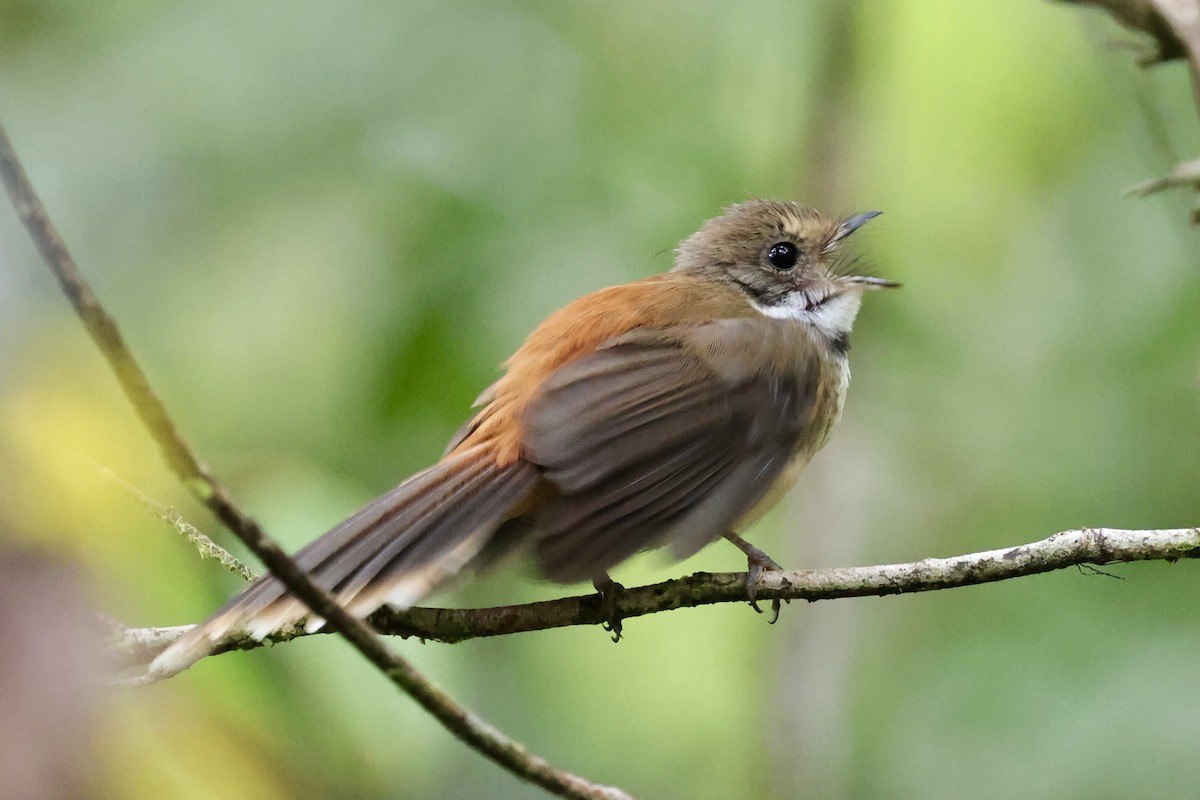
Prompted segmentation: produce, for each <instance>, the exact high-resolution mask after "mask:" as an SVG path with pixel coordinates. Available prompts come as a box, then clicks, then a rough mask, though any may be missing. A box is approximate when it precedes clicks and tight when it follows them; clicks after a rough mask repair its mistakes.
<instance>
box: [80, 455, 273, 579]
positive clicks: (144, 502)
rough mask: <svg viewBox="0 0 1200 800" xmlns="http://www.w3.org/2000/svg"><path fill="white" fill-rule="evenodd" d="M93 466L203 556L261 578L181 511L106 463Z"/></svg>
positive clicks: (247, 576) (245, 576) (241, 574)
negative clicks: (162, 501) (158, 498)
mask: <svg viewBox="0 0 1200 800" xmlns="http://www.w3.org/2000/svg"><path fill="white" fill-rule="evenodd" d="M93 467H94V469H95V470H96V471H97V472H98V473H100V474H101V475H102V476H104V478H105V479H107V480H109V481H111V482H112V483H114V484H116V485H117V486H119V487H120V488H121V489H122V490H123V491H124V492H125V493H126V494H127V495H129V496H130V497H132V498H133V499H134V500H136V501H137V502H138V504H139V505H141V506H142V508H145V509H146V510H147V511H149V512H150V513H151V514H153V515H154V516H156V517H158V518H159V519H161V520H162V521H163V522H165V523H167V524H168V525H170V526H171V527H173V528H174V529H175V530H176V531H177V532H178V533H179V535H181V536H182V537H183V538H185V539H187V540H188V542H189V543H190V544H191V545H192V547H194V548H196V552H197V553H199V554H200V558H211V559H214V560H216V562H217V563H219V564H220V565H221V566H222V567H224V568H225V569H226V570H228V571H229V572H232V573H233V574H234V575H237V576H238V577H240V578H241V579H242V580H244V581H252V580H254V579H255V578H257V577H258V573H257V572H255V571H254V570H252V569H250V568H249V567H248V566H246V565H245V564H244V563H243V562H242V560H241V559H239V558H238V557H237V556H235V555H234V554H233V553H231V552H229V551H228V550H226V549H225V548H224V547H221V545H219V544H217V543H216V542H214V541H213V540H212V539H210V538H208V537H207V536H205V535H204V534H203V533H202V532H201V531H200V529H199V528H197V527H196V526H195V525H193V524H192V523H190V522H188V521H187V520H186V519H184V518H183V515H182V514H180V513H179V511H178V510H176V509H174V508H171V507H170V506H164V505H162V504H161V503H158V502H157V501H155V500H154V499H153V498H152V497H150V496H149V495H147V494H146V493H145V492H143V491H142V490H141V489H139V488H137V487H136V486H134V485H133V484H132V483H130V482H129V481H127V480H125V479H124V478H122V477H121V476H120V475H118V474H117V473H115V472H113V471H112V470H111V469H109V468H108V467H106V466H103V465H102V464H93Z"/></svg>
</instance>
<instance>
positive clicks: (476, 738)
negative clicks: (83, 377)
mask: <svg viewBox="0 0 1200 800" xmlns="http://www.w3.org/2000/svg"><path fill="white" fill-rule="evenodd" d="M0 179H2V180H3V182H4V186H5V188H6V189H7V190H8V195H9V197H10V198H11V199H12V203H13V207H14V208H16V210H17V215H18V216H19V217H20V219H21V222H22V223H23V224H24V225H25V228H26V229H27V230H28V231H29V234H30V236H31V237H32V238H33V240H34V243H35V244H36V245H37V248H38V250H39V251H40V252H41V254H42V257H43V259H45V261H46V264H47V266H49V267H50V270H51V271H52V272H53V273H54V275H55V276H56V277H57V278H58V281H59V283H60V284H61V286H62V289H63V292H64V293H65V294H66V295H67V298H68V299H69V300H70V301H71V304H72V305H73V306H74V307H75V311H76V313H78V315H79V318H80V319H81V320H82V321H83V324H84V327H85V328H86V329H87V331H88V333H89V334H90V335H91V337H92V340H93V341H94V342H95V343H96V346H97V347H99V348H100V351H101V352H102V353H103V354H104V357H105V358H106V359H107V360H108V363H109V366H110V367H112V370H113V372H114V373H115V374H116V376H117V380H118V382H119V383H120V384H121V388H122V389H123V390H124V391H125V394H126V396H127V397H128V398H129V400H130V402H131V403H132V404H133V406H134V409H135V410H136V411H137V414H138V416H139V417H140V418H141V420H142V423H143V424H144V425H145V426H146V428H147V429H148V430H149V432H150V434H151V436H153V437H154V439H155V441H156V442H158V445H159V448H160V449H161V450H162V452H163V455H164V457H165V458H166V461H167V464H168V465H169V466H170V468H171V470H172V471H173V472H174V473H175V474H176V476H178V477H179V479H180V480H181V481H183V483H184V485H185V486H187V488H188V489H189V490H190V491H191V492H192V493H193V494H194V495H196V497H197V498H199V499H200V501H201V502H203V503H204V504H205V505H206V506H208V508H209V509H211V510H212V511H213V513H214V514H216V516H217V518H218V519H220V520H221V522H222V523H223V524H224V525H225V526H226V527H227V528H229V530H230V531H232V532H233V533H234V535H235V536H237V537H238V538H239V539H241V540H242V541H243V542H244V543H245V544H246V546H247V547H249V548H250V550H251V551H252V552H253V553H254V554H255V555H257V556H258V557H259V558H260V559H261V560H262V562H263V563H264V564H265V565H266V566H267V568H268V569H269V570H270V571H271V573H272V574H273V575H274V576H275V577H276V578H278V579H279V581H280V582H281V583H283V585H284V586H286V587H287V588H288V590H289V591H291V593H292V594H293V595H295V596H296V597H297V598H299V599H300V600H301V601H302V602H304V604H305V605H307V606H308V607H309V608H310V609H312V611H313V612H315V613H317V614H319V615H320V616H322V617H324V618H325V620H326V621H327V623H328V625H329V627H331V628H333V629H334V630H335V631H337V632H338V633H340V634H341V635H342V636H343V637H344V638H345V639H346V640H347V641H349V642H350V643H351V644H352V645H353V646H354V647H355V649H357V650H358V651H359V652H360V653H362V654H363V656H365V657H366V659H367V660H368V661H370V662H371V663H372V664H374V665H375V666H376V667H377V668H378V669H379V670H380V671H381V672H383V673H384V675H386V676H387V677H388V678H389V679H390V680H391V681H392V683H394V684H395V685H396V686H397V687H399V688H400V689H401V690H402V691H404V692H406V693H407V694H408V695H409V696H410V697H412V698H413V699H414V700H416V701H417V703H419V704H420V705H421V706H422V707H423V708H424V709H425V710H426V711H428V712H429V713H430V714H432V715H433V716H434V718H436V719H437V720H438V721H439V722H440V723H441V724H442V725H443V726H445V727H446V729H447V730H449V731H450V732H451V733H453V734H454V735H455V736H457V737H458V738H459V739H461V740H462V741H464V742H465V743H467V744H468V745H469V746H471V747H473V748H474V749H476V750H478V751H479V752H480V753H482V754H483V755H485V756H487V757H488V758H490V759H492V760H493V761H495V762H496V763H497V764H499V765H500V766H502V767H504V768H505V769H507V770H509V771H510V772H512V773H513V774H515V775H517V776H518V777H520V778H522V779H524V780H526V781H529V782H531V783H534V784H536V785H538V786H541V787H542V788H544V789H546V790H547V791H550V792H552V793H554V794H558V795H560V796H563V797H572V798H584V799H590V800H596V799H597V798H605V799H606V800H614V799H615V798H627V797H628V795H627V794H626V793H624V792H622V791H621V790H619V789H615V788H610V787H606V786H599V785H596V784H593V783H590V782H588V781H585V780H584V779H583V778H580V777H579V776H577V775H573V774H571V773H569V772H565V771H563V770H559V769H556V768H554V767H553V766H551V765H550V764H549V763H547V762H546V761H545V759H543V758H541V757H539V756H536V755H533V754H532V753H530V752H529V751H528V750H527V749H526V748H525V747H524V745H522V744H521V743H520V742H517V741H515V740H513V739H511V738H509V737H508V736H506V735H504V734H503V733H502V732H500V731H499V730H497V729H496V728H494V727H492V726H491V725H490V724H488V723H487V722H486V721H484V720H482V719H480V718H479V717H477V716H476V715H475V714H473V713H472V712H470V711H468V710H467V709H465V708H463V707H462V706H461V705H459V704H458V703H457V702H455V701H454V700H453V699H452V698H451V697H450V696H449V695H447V694H446V693H445V692H443V691H442V690H441V689H440V688H439V687H438V686H436V685H435V684H434V683H433V682H431V681H430V680H429V679H427V678H426V677H425V676H423V675H422V674H421V673H419V672H418V671H417V670H416V669H414V668H413V667H412V665H411V664H409V663H408V661H406V660H405V659H403V658H402V657H400V656H399V655H397V654H395V653H393V652H391V651H390V650H389V649H388V647H387V646H386V645H385V644H384V643H383V641H382V639H380V638H379V636H378V635H377V634H376V633H375V632H374V631H372V630H371V628H370V627H369V626H368V625H367V623H365V622H364V621H362V620H360V619H358V618H356V617H353V616H351V615H350V614H348V613H347V612H346V611H345V610H344V609H343V608H342V607H341V606H339V605H338V604H337V602H336V601H335V600H334V599H333V598H332V597H331V596H330V595H329V593H328V592H326V591H325V590H323V589H322V588H321V587H319V586H317V585H316V584H315V583H314V582H313V581H312V579H311V578H310V577H309V576H308V574H307V573H306V572H305V571H304V570H302V569H300V567H298V566H297V565H296V562H295V561H293V560H292V559H291V558H290V557H288V555H287V554H286V553H284V552H283V550H282V549H280V547H279V545H278V544H276V543H275V542H274V541H273V540H272V539H271V538H269V537H268V536H267V535H266V533H265V532H264V531H263V530H262V528H260V527H259V526H258V523H256V522H255V521H254V520H253V519H252V518H250V516H249V515H247V514H245V513H244V512H242V511H241V509H239V508H238V507H237V506H236V505H235V503H234V502H233V499H232V496H231V495H230V493H229V492H228V490H227V489H225V487H224V486H223V485H222V484H221V483H220V482H218V481H217V479H216V478H215V477H214V476H213V475H212V473H211V472H210V471H209V469H208V467H207V466H206V465H205V464H204V463H203V462H202V461H201V460H200V459H199V458H198V457H197V456H196V455H195V453H193V452H192V450H191V448H190V447H188V445H187V442H185V441H184V439H183V437H182V436H181V435H180V434H179V431H178V430H177V429H176V427H175V424H174V423H173V422H172V421H171V418H170V416H169V415H168V414H167V410H166V408H165V407H164V406H163V404H162V401H161V400H159V398H158V396H157V395H156V394H155V393H154V391H153V389H151V387H150V383H149V381H148V380H147V379H146V375H145V373H144V372H142V369H141V367H140V366H138V364H137V362H136V361H135V360H134V358H133V354H132V353H131V352H130V351H129V348H128V347H127V346H126V344H125V341H124V339H123V338H122V336H121V333H120V331H119V330H118V329H117V324H116V322H115V321H114V320H113V318H112V317H111V316H109V315H108V313H107V312H106V311H105V310H104V308H103V307H102V306H101V305H100V302H99V301H98V300H97V299H96V296H95V294H94V293H93V292H92V290H91V287H89V286H88V284H87V282H86V281H85V280H84V279H83V276H82V275H80V273H79V270H78V268H77V267H76V266H75V262H74V260H73V259H72V258H71V254H70V253H69V252H68V251H67V247H66V245H65V244H64V243H63V240H62V237H61V236H60V235H59V234H58V231H57V230H56V229H55V227H54V225H53V223H51V222H50V218H49V216H48V215H47V214H46V210H45V208H44V207H43V206H42V203H41V201H40V200H39V199H38V196H37V193H36V192H35V191H34V188H33V186H32V185H31V184H30V182H29V178H28V177H27V176H26V174H25V170H24V168H22V166H21V163H20V161H19V160H18V158H17V154H16V152H15V151H14V150H13V146H12V143H11V142H10V141H9V138H8V134H7V133H6V132H5V130H4V128H3V126H2V125H0Z"/></svg>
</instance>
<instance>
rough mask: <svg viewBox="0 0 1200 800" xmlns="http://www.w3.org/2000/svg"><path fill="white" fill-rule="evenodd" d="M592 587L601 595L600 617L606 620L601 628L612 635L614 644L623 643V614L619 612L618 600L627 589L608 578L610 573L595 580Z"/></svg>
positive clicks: (601, 624)
mask: <svg viewBox="0 0 1200 800" xmlns="http://www.w3.org/2000/svg"><path fill="white" fill-rule="evenodd" d="M592 586H594V587H596V592H597V594H599V595H600V615H601V616H602V617H603V619H604V621H603V622H601V623H600V626H601V627H602V628H604V630H606V631H608V632H609V633H611V634H612V640H613V641H614V642H619V641H621V627H622V626H621V613H620V611H618V610H617V598H618V597H620V596H621V593H622V592H624V591H625V587H624V586H622V585H621V584H619V583H617V582H616V581H614V580H613V579H612V578H610V577H608V573H605V574H604V575H602V576H600V577H598V578H593V579H592Z"/></svg>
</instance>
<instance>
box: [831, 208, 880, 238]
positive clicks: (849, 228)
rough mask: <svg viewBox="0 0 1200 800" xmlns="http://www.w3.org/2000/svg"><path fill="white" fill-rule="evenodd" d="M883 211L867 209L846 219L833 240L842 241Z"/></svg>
mask: <svg viewBox="0 0 1200 800" xmlns="http://www.w3.org/2000/svg"><path fill="white" fill-rule="evenodd" d="M882 213H883V212H882V211H867V212H866V213H864V214H855V215H854V216H853V217H850V219H847V220H845V221H844V222H842V224H841V225H839V226H838V232H837V233H836V234H835V235H834V237H833V240H834V241H835V242H840V241H841V240H842V239H845V238H846V237H847V236H849V235H850V234H852V233H854V232H855V231H856V230H858V229H859V228H861V227H862V226H863V225H866V224H867V223H868V222H870V221H871V220H873V219H875V218H876V217H878V216H879V215H880V214H882Z"/></svg>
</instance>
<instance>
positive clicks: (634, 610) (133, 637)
mask: <svg viewBox="0 0 1200 800" xmlns="http://www.w3.org/2000/svg"><path fill="white" fill-rule="evenodd" d="M1181 558H1200V528H1178V529H1173V530H1146V531H1133V530H1115V529H1111V528H1083V529H1081V530H1073V531H1063V532H1062V533H1056V534H1054V535H1053V536H1051V537H1050V538H1048V539H1042V540H1041V541H1038V542H1032V543H1030V544H1025V545H1020V546H1017V547H1009V548H1005V549H1002V550H989V551H986V552H982V553H971V554H969V555H963V556H954V557H952V558H927V559H924V560H923V561H916V562H913V563H909V564H887V565H883V566H874V567H848V568H841V569H822V570H798V571H794V572H768V573H766V574H765V575H764V576H763V580H762V584H761V586H760V588H759V590H758V596H759V598H760V599H764V600H773V599H780V600H807V601H809V602H814V601H817V600H831V599H834V598H839V597H869V596H882V595H889V594H907V593H910V592H928V591H933V590H935V589H951V588H955V587H959V586H976V585H979V584H982V583H991V582H993V581H1002V580H1008V579H1010V578H1020V577H1023V576H1026V575H1037V574H1040V573H1043V572H1052V571H1054V570H1059V569H1065V568H1066V567H1073V566H1085V565H1095V566H1103V565H1105V564H1115V563H1121V562H1130V561H1156V560H1157V561H1175V560H1177V559H1181ZM745 601H746V573H744V572H731V573H719V574H710V573H704V572H700V573H696V574H695V575H691V576H689V577H686V578H679V579H677V580H670V581H664V582H663V583H657V584H654V585H651V586H639V587H637V588H633V589H626V590H625V591H624V592H622V593H621V594H620V595H618V597H617V599H616V611H617V614H618V615H619V616H620V617H621V618H622V619H629V618H631V617H641V616H644V615H646V614H656V613H658V612H661V611H674V610H675V609H678V608H693V607H695V606H703V605H711V604H714V603H742V602H745ZM606 619H607V616H606V612H605V610H604V609H603V608H601V606H600V602H599V598H598V597H597V595H595V594H587V595H579V596H576V597H564V598H561V599H558V600H548V601H546V602H541V603H529V604H526V605H519V606H500V607H498V608H474V609H450V608H414V609H410V610H408V611H388V610H381V611H379V612H376V613H375V614H373V615H372V616H371V618H370V621H371V624H372V626H373V627H374V628H375V630H377V631H379V632H381V633H388V634H394V635H399V636H404V637H409V636H415V637H418V638H420V639H425V640H433V641H440V642H461V641H465V640H467V639H475V638H480V637H485V636H503V635H506V634H510V633H523V632H526V631H541V630H548V629H550V628H561V627H566V626H569V625H596V624H599V623H601V622H604V621H605V620H606ZM191 627H192V626H190V625H179V626H175V627H169V628H128V629H125V630H124V631H123V632H122V634H121V636H120V637H112V639H111V641H112V644H113V648H114V651H115V652H116V653H118V654H119V655H120V656H121V657H122V659H123V660H125V661H127V662H128V663H129V664H130V665H134V664H144V663H146V662H148V661H149V660H150V659H152V658H153V657H154V656H156V655H158V653H159V652H161V651H162V650H163V649H164V648H166V646H167V645H168V644H170V643H171V642H173V641H175V639H177V638H178V637H180V636H182V635H183V634H184V633H185V632H186V631H188V630H189V629H190V628H191ZM308 635H311V634H307V633H305V631H304V626H303V625H302V624H301V625H297V626H296V627H294V628H293V629H291V630H288V631H280V632H278V633H276V634H273V635H271V636H270V637H268V638H267V640H266V642H259V641H257V640H255V639H251V638H250V637H248V636H235V637H230V638H229V639H226V640H225V641H224V642H222V643H221V645H220V646H219V647H218V648H217V650H216V651H215V652H214V655H215V654H216V653H224V652H229V651H230V650H250V649H253V648H256V647H261V646H262V645H263V644H264V643H267V642H269V643H278V642H285V641H289V640H291V639H296V638H299V637H301V636H308Z"/></svg>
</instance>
